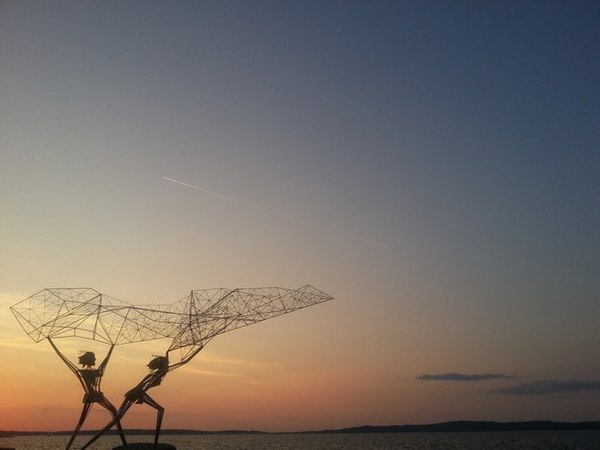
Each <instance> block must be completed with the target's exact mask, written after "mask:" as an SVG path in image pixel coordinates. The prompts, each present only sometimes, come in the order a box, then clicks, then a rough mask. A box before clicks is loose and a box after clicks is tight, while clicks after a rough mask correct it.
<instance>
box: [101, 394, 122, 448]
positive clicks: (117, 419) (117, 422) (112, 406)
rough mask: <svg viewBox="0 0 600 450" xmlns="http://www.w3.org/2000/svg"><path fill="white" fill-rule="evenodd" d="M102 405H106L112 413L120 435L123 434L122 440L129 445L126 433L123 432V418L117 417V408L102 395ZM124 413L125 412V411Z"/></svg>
mask: <svg viewBox="0 0 600 450" xmlns="http://www.w3.org/2000/svg"><path fill="white" fill-rule="evenodd" d="M98 403H100V405H102V406H104V407H105V408H106V409H108V410H109V411H110V414H111V415H112V417H113V421H116V422H115V423H116V425H117V429H118V430H119V436H121V442H123V445H127V441H126V440H125V433H123V428H122V427H121V420H120V419H119V418H118V417H117V408H115V407H114V405H113V404H112V403H111V402H109V401H108V399H107V398H106V397H102V400H101V401H99V402H98ZM123 414H124V413H123Z"/></svg>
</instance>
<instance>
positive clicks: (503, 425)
mask: <svg viewBox="0 0 600 450" xmlns="http://www.w3.org/2000/svg"><path fill="white" fill-rule="evenodd" d="M550 430H554V431H558V430H600V422H553V421H549V420H537V421H530V422H485V421H470V420H458V421H454V422H443V423H434V424H429V425H384V426H371V425H363V426H360V427H352V428H342V429H336V430H323V431H319V433H436V432H445V433H448V432H469V431H550Z"/></svg>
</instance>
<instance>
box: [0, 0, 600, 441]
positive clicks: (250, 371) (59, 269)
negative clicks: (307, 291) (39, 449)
mask: <svg viewBox="0 0 600 450" xmlns="http://www.w3.org/2000/svg"><path fill="white" fill-rule="evenodd" d="M599 23H600V3H599V2H594V1H587V2H586V1H576V0H575V1H568V2H567V1H558V2H553V1H527V2H522V1H486V2H479V1H454V2H446V1H417V0H407V1H390V2H386V1H378V2H369V1H362V2H361V1H334V0H326V1H315V2H312V1H275V0H260V1H245V2H243V1H202V2H191V1H190V2H185V1H179V2H166V1H165V2H158V1H150V2H146V1H126V2H117V1H105V2H87V1H83V2H78V1H72V2H61V1H54V2H40V1H3V2H0V358H1V360H2V364H1V365H0V380H1V383H0V401H1V403H2V408H0V430H68V429H72V428H73V427H74V425H75V423H76V421H77V419H78V417H79V413H80V410H81V394H82V393H81V388H80V386H79V384H78V383H77V381H76V379H75V377H73V375H72V374H71V373H70V372H69V370H68V369H67V367H66V366H65V365H64V364H63V363H62V362H61V361H60V360H59V359H58V358H57V357H56V355H55V354H54V353H53V351H52V349H51V347H50V345H48V343H46V342H40V343H37V344H36V343H34V342H33V341H32V340H31V339H29V338H28V337H27V335H26V334H25V333H24V331H23V330H22V329H21V328H20V327H19V325H18V323H17V322H16V320H15V319H14V317H13V316H12V314H11V313H10V310H9V306H11V305H13V304H14V303H16V302H18V301H20V300H22V299H24V298H26V297H28V296H30V295H32V294H34V293H36V292H38V291H40V290H41V289H44V288H46V287H87V286H89V287H93V288H95V289H96V290H98V291H100V292H102V293H105V294H107V295H110V296H112V297H116V298H118V299H121V300H124V301H127V302H130V303H133V304H146V303H157V304H158V303H171V302H174V301H176V300H178V299H180V298H182V297H183V296H185V295H186V294H187V293H189V291H190V290H193V289H202V288H212V287H227V288H235V287H258V286H283V287H290V288H296V287H300V286H302V285H305V284H307V283H310V284H312V285H314V286H316V287H317V288H319V289H321V290H323V291H324V292H326V293H328V294H330V295H332V296H333V297H335V300H334V301H332V302H327V303H324V304H321V305H317V306H314V307H311V308H308V309H305V310H302V311H298V312H294V313H293V314H290V315H287V316H283V317H279V318H275V319H272V320H269V321H265V322H263V323H260V324H257V325H254V326H251V327H247V328H245V329H241V330H236V331H234V332H231V333H228V334H226V335H223V336H219V337H218V338H216V339H215V340H213V341H212V342H211V343H210V344H209V345H208V346H207V347H206V349H205V350H203V351H202V352H201V353H200V354H199V355H198V356H197V357H196V358H195V359H194V360H193V361H192V362H191V363H189V364H188V365H187V366H185V367H182V368H180V369H178V370H177V371H174V372H173V373H171V374H169V375H168V377H167V378H166V379H165V381H164V383H163V385H162V386H160V387H158V388H155V389H153V390H152V391H150V395H152V397H153V398H155V399H156V400H157V401H158V402H159V403H161V404H163V405H164V406H165V408H166V415H165V419H164V422H163V428H196V429H207V430H222V429H259V430H265V431H287V430H306V429H323V428H338V427H348V426H357V425H363V424H373V425H376V424H377V425H384V424H405V423H433V422H442V421H448V420H460V419H465V420H497V421H517V420H565V421H580V420H600V410H599V409H598V404H599V403H600V350H599V349H600V277H599V276H598V274H599V273H600V233H599V230H600V203H599V198H600V176H599V174H600V170H599V169H600V156H599V155H600V153H599V149H600V126H599V124H600V83H599V80H600V58H599V55H600V28H599V27H598V24H599ZM57 344H59V345H60V346H61V348H62V349H63V351H64V352H65V354H67V355H68V356H69V357H71V358H72V359H74V360H75V359H76V358H77V356H78V355H79V354H80V353H81V351H83V350H88V349H93V350H94V351H96V353H97V355H102V354H103V352H106V351H107V348H106V347H105V346H102V345H95V343H93V342H90V341H87V340H81V339H80V340H77V339H72V340H68V339H63V340H61V342H57ZM167 346H168V342H163V341H157V342H149V343H143V344H136V345H132V346H122V347H118V348H117V349H116V350H115V353H114V356H113V358H112V359H111V362H110V364H109V366H108V369H107V372H106V376H105V379H104V381H103V389H104V392H105V393H106V395H107V397H108V398H109V399H110V400H111V401H112V402H113V403H115V404H117V405H118V404H120V402H121V400H122V395H123V393H124V392H125V391H126V390H127V389H129V388H130V387H132V386H133V385H135V384H136V383H137V382H138V381H139V379H140V378H141V377H143V376H144V375H145V374H146V373H147V372H146V368H145V364H146V363H147V361H148V360H149V359H150V358H151V357H152V355H154V354H160V353H162V352H164V350H165V349H166V347H167ZM99 357H100V356H99ZM107 420H108V415H107V414H106V412H105V411H104V410H102V408H99V407H96V408H95V409H94V410H93V412H92V414H91V417H90V419H89V420H88V423H87V424H86V427H98V426H100V425H103V424H104V423H106V421H107ZM125 426H127V427H142V428H152V427H153V426H154V410H152V409H151V408H149V407H147V406H136V407H134V408H133V409H132V411H131V413H130V414H129V415H128V416H127V419H126V420H125Z"/></svg>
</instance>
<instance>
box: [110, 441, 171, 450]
mask: <svg viewBox="0 0 600 450" xmlns="http://www.w3.org/2000/svg"><path fill="white" fill-rule="evenodd" d="M156 449H158V450H177V448H176V447H175V446H174V445H171V444H161V443H160V442H159V443H158V446H157V447H156ZM113 450H155V447H154V444H152V443H149V442H145V443H135V442H134V443H131V444H127V445H119V446H118V447H114V448H113Z"/></svg>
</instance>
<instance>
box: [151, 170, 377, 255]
mask: <svg viewBox="0 0 600 450" xmlns="http://www.w3.org/2000/svg"><path fill="white" fill-rule="evenodd" d="M161 178H162V179H163V180H166V181H170V182H171V183H176V184H179V185H181V186H185V187H188V188H190V189H195V190H197V191H200V192H204V193H205V194H209V195H212V196H214V197H218V198H221V199H223V200H228V201H230V202H233V203H236V204H238V205H242V206H245V207H247V208H252V209H255V210H257V211H261V212H264V213H267V214H272V215H274V216H279V217H283V218H284V219H287V220H290V221H293V222H300V223H304V224H306V225H310V226H312V227H316V228H320V229H323V227H322V226H320V225H319V224H317V223H315V222H311V221H309V220H306V219H302V218H301V217H296V216H291V215H289V214H284V213H281V212H279V211H275V210H272V209H268V208H264V207H262V206H259V205H255V204H254V203H249V202H246V201H243V200H240V199H237V198H234V197H230V196H228V195H225V194H220V193H219V192H215V191H211V190H209V189H205V188H203V187H200V186H196V185H194V184H190V183H186V182H184V181H179V180H175V179H173V178H169V177H161ZM344 237H346V238H348V239H353V240H355V241H360V242H364V243H366V244H369V245H373V246H376V247H380V248H389V246H388V245H387V244H384V243H382V242H377V241H374V240H372V239H367V238H364V237H361V236H357V235H355V234H344Z"/></svg>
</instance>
